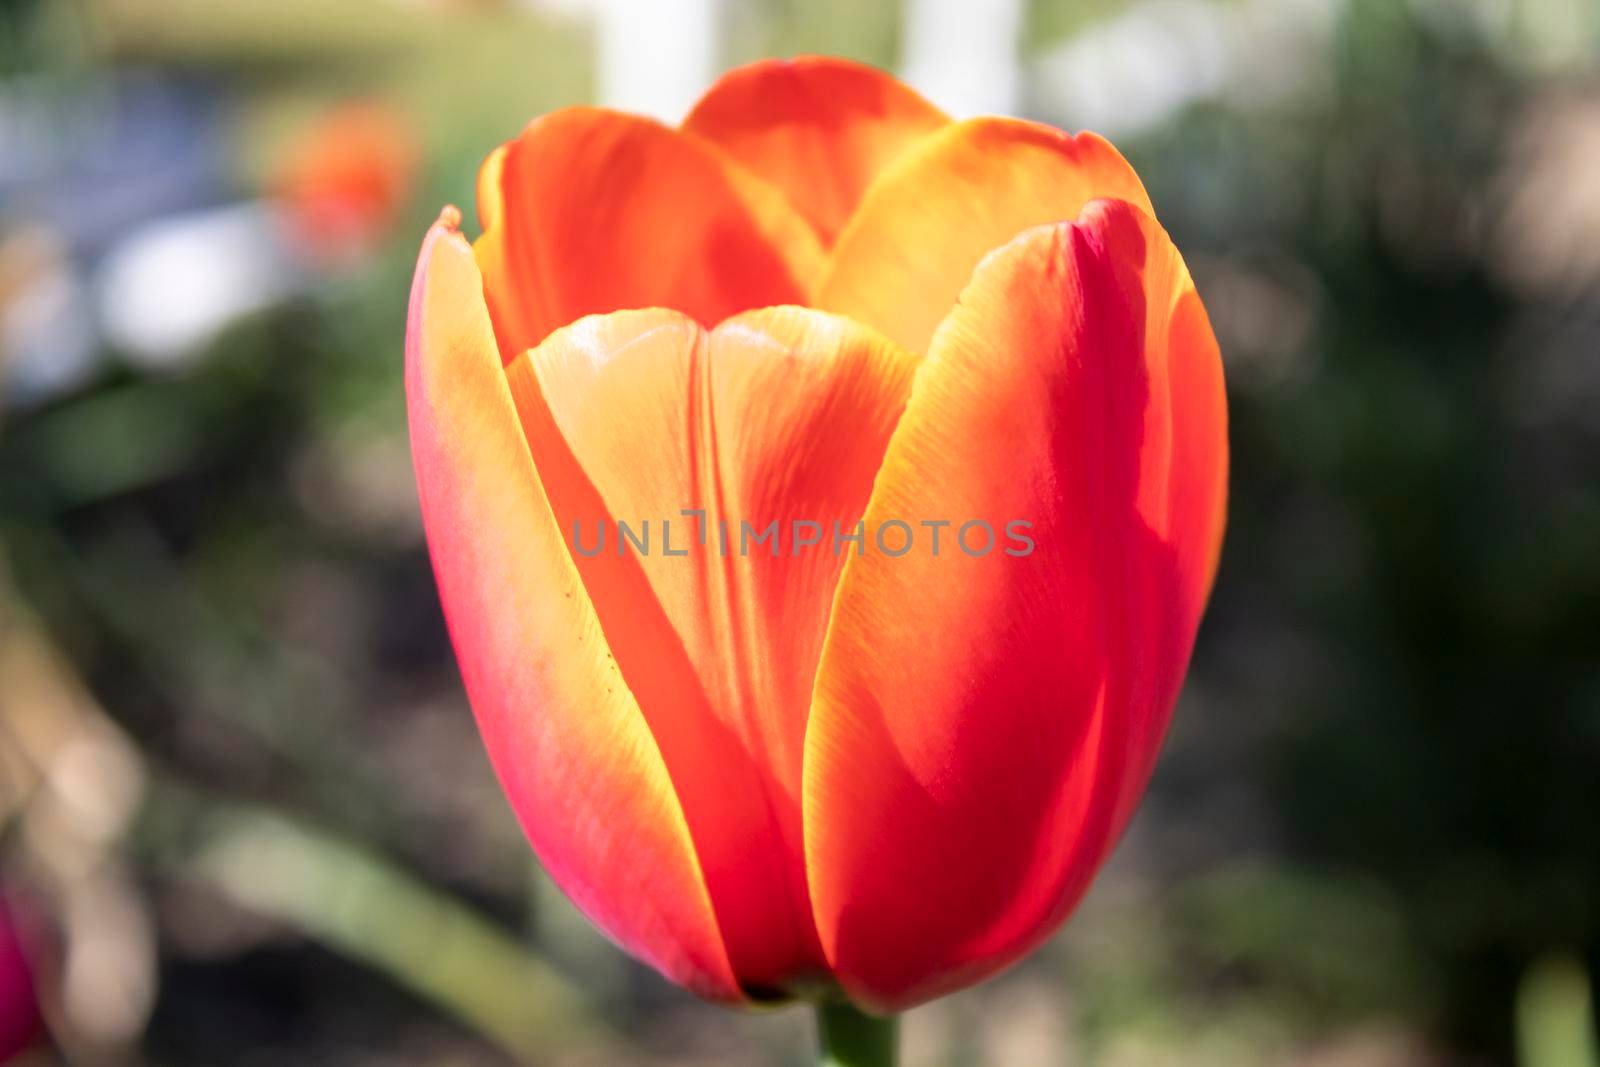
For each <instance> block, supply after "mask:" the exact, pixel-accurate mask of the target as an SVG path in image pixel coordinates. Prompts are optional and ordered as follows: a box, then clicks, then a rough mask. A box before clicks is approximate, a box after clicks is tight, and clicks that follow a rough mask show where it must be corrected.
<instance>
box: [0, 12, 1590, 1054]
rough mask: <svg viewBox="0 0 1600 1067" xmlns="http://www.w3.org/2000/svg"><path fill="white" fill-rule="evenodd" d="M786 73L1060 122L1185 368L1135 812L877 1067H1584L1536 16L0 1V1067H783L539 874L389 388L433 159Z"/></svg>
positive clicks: (1573, 763)
mask: <svg viewBox="0 0 1600 1067" xmlns="http://www.w3.org/2000/svg"><path fill="white" fill-rule="evenodd" d="M797 52H826V53H834V54H840V55H845V56H851V57H855V58H858V59H861V60H865V61H868V62H871V63H874V64H878V65H880V66H884V67H886V68H889V69H892V70H895V71H898V72H900V73H902V74H903V75H905V76H906V77H908V78H909V79H910V80H911V81H912V82H913V84H915V85H916V86H918V87H919V88H921V89H922V90H923V91H925V92H926V93H927V94H929V95H930V96H931V97H932V98H933V99H934V100H935V101H936V102H938V103H940V104H942V105H944V106H945V107H947V108H948V109H950V110H952V111H954V112H956V113H959V114H967V113H975V112H980V111H989V110H1005V111H1013V112H1016V113H1020V114H1025V115H1028V116H1031V117H1036V118H1040V119H1044V120H1047V121H1050V122H1053V123H1056V124H1058V125H1061V126H1064V127H1067V128H1070V129H1078V128H1084V127H1087V128H1093V129H1097V130H1099V131H1101V132H1103V133H1105V134H1107V135H1108V136H1110V137H1112V138H1113V139H1114V140H1115V141H1116V142H1117V143H1118V145H1119V146H1120V147H1121V148H1122V149H1123V150H1124V152H1125V153H1126V154H1127V155H1128V156H1130V157H1131V159H1132V160H1133V162H1134V164H1135V165H1136V167H1137V168H1138V170H1139V172H1140V174H1141V175H1142V176H1143V177H1144V179H1145V180H1146V182H1147V184H1148V185H1149V186H1150V189H1151V193H1152V196H1153V198H1154V200H1155V203H1156V205H1157V208H1158V210H1159V211H1160V212H1161V216H1162V220H1163V221H1164V223H1165V224H1166V226H1167V227H1168V228H1169V230H1170V231H1171V232H1172V233H1173V235H1174V237H1175V238H1176V240H1177V242H1178V244H1179V246H1180V247H1181V248H1182V249H1183V250H1184V253H1185V255H1186V257H1187V259H1188V261H1189V263H1190V265H1191V267H1192V269H1193V272H1194V274H1195V275H1196V278H1197V280H1198V283H1199V287H1200V291H1201V293H1202V295H1203V296H1204V298H1205V300H1206V303H1207V305H1208V307H1209V308H1210V310H1211V314H1212V316H1213V319H1214V322H1215V325H1216V328H1217V332H1218V334H1219V337H1220V340H1221V343H1222V348H1223V352H1224V355H1225V358H1226V360H1227V365H1228V377H1229V390H1230V402H1231V410H1232V426H1233V429H1232V434H1233V449H1234V452H1233V455H1234V461H1233V462H1234V473H1233V494H1232V509H1231V525H1230V532H1229V540H1228V544H1227V546H1226V551H1225V554H1224V559H1223V565H1222V572H1221V576H1220V579H1219V584H1218V587H1217V591H1216V595H1215V598H1214V600H1213V603H1212V606H1211V610H1210V613H1209V616H1208V618H1207V620H1206V623H1205V625H1204V627H1203V630H1202V633H1201V636H1200V642H1199V646H1198V649H1197V651H1196V654H1195V660H1194V666H1193V670H1192V672H1191V677H1190V681H1189V684H1188V686H1187V689H1186V690H1185V692H1184V695H1183V699H1182V703H1181V706H1180V708H1179V712H1178V715H1177V717H1176V720H1175V728H1174V732H1173V734H1172V736H1171V739H1170V741H1169V744H1168V748H1167V751H1166V755H1165V756H1164V758H1163V762H1162V764H1161V766H1160V768H1159V770H1158V772H1157V775H1156V778H1155V782H1154V785H1153V788H1152V790H1151V793H1150V796H1149V799H1148V801H1147V802H1146V804H1145V805H1144V807H1143V809H1142V812H1141V814H1140V815H1139V817H1138V819H1137V821H1136V822H1135V824H1134V826H1133V828H1132V830H1131V832H1130V834H1129V836H1128V838H1127V839H1126V840H1125V842H1124V843H1123V846H1122V847H1121V849H1120V850H1119V852H1118V853H1117V855H1116V857H1115V859H1114V861H1113V862H1112V864H1111V866H1110V867H1109V869H1108V870H1107V871H1106V873H1105V874H1104V876H1103V877H1102V878H1101V879H1100V881H1099V883H1098V884H1097V886H1096V888H1095V889H1094V891H1093V893H1092V894H1091V896H1090V898H1089V899H1088V901H1087V903H1086V904H1085V905H1084V907H1083V908H1082V910H1081V911H1080V913H1079V914H1078V915H1077V916H1076V917H1075V918H1074V919H1073V920H1072V921H1071V922H1070V923H1069V924H1068V926H1067V927H1066V929H1065V930H1064V931H1063V932H1062V933H1061V934H1060V935H1059V936H1058V937H1056V938H1055V939H1054V940H1053V941H1052V942H1051V943H1050V944H1049V945H1048V946H1047V948H1046V949H1045V950H1043V951H1042V952H1041V953H1039V954H1038V955H1037V956H1035V957H1034V958H1032V959H1030V960H1029V961H1028V962H1027V963H1025V964H1024V965H1022V966H1020V967H1018V968H1017V969H1015V970H1014V971H1013V972H1011V973H1009V974H1007V975H1006V976H1005V977H1003V978H1001V979H1000V980H998V981H995V982H992V983H990V984H988V985H985V986H983V987H981V988H978V989H975V990H971V991H968V992H966V993H963V994H960V995H957V996H954V997H951V998H949V999H947V1000H945V1001H941V1002H939V1003H936V1004H933V1005H930V1006H928V1007H925V1008H922V1009H919V1010H916V1011H914V1012H912V1013H911V1014H910V1015H909V1016H908V1021H907V1024H906V1044H907V1049H906V1060H907V1063H908V1064H910V1065H952V1067H953V1065H957V1064H962V1065H965V1064H985V1065H1007V1067H1014V1065H1023V1067H1027V1065H1035V1064H1037V1065H1057V1064H1070V1065H1079V1064H1082V1065H1116V1067H1122V1065H1146V1064H1155V1065H1161V1064H1173V1065H1176V1064H1183V1065H1186V1067H1187V1065H1200V1067H1206V1065H1229V1067H1233V1065H1247V1067H1248V1065H1257V1064H1260V1065H1267V1064H1274V1065H1276V1064H1294V1065H1306V1067H1311V1065H1315V1067H1388V1065H1396V1067H1398V1065H1413V1064H1416V1065H1446V1064H1463V1065H1476V1064H1485V1065H1488V1064H1495V1065H1498V1064H1507V1065H1516V1067H1596V1064H1600V1053H1597V1051H1596V1041H1595V1012H1594V998H1593V994H1592V988H1591V983H1592V981H1593V977H1594V975H1595V974H1596V969H1597V967H1600V62H1597V60H1600V5H1597V4H1596V3H1595V2H1594V0H1075V2H1055V3H1052V2H1047V0H997V2H992V3H987V4H973V3H969V2H964V0H906V2H903V3H881V4H873V3H866V2H863V0H812V2H801V0H753V2H735V0H723V2H722V3H714V2H712V0H656V2H654V3H651V4H632V5H627V6H624V5H623V4H622V3H620V2H612V0H600V2H585V0H542V2H540V0H523V2H519V3H494V2H488V0H484V2H477V3H469V2H458V3H444V2H433V3H427V2H423V0H410V2H401V0H272V2H270V3H268V2H260V0H0V397H3V399H0V1060H3V1059H5V1058H6V1056H7V1055H9V1054H14V1055H15V1056H16V1057H17V1059H16V1062H17V1063H20V1064H29V1065H40V1067H42V1065H48V1064H54V1063H67V1064H150V1065H172V1067H191V1065H193V1067H210V1065H218V1064H227V1065H232V1064H242V1065H280V1064H293V1065H323V1064H327V1065H341V1067H344V1065H349V1067H368V1065H372V1067H376V1065H385V1067H391V1065H392V1067H405V1065H423V1064H426V1065H441V1067H442V1065H461V1067H466V1065H507V1064H517V1063H528V1064H579V1063H587V1064H659V1065H667V1064H770V1065H798V1064H801V1063H805V1062H807V1057H808V1055H809V1050H810V1047H811V1040H812V1038H811V1023H810V1019H809V1017H808V1015H807V1013H806V1012H804V1011H798V1010H792V1009H791V1010H788V1011H778V1012H774V1013H768V1014H761V1015H741V1014H735V1013H730V1012H726V1011H723V1010H720V1009H716V1008H711V1007H708V1006H705V1005H702V1004H700V1003H698V1002H696V1001H695V1000H694V999H693V998H692V997H690V996H688V995H687V994H685V993H682V992H681V991H678V990H676V989H674V988H671V987H669V986H668V985H666V984H665V983H664V982H662V981H661V980H659V979H657V978H656V977H655V976H654V975H653V974H651V973H649V972H646V971H644V970H643V969H642V968H640V967H638V966H637V965H635V964H633V963H631V962H630V961H629V960H627V959H626V958H624V957H623V956H622V955H621V954H620V953H618V952H616V951H615V950H613V949H612V948H611V947H610V946H608V945H607V944H606V943H605V942H604V941H603V940H602V939H601V938H600V936H599V935H597V934H596V933H595V932H593V931H592V930H591V929H590V928H589V927H588V925H587V924H586V923H585V922H584V921H583V920H582V919H581V918H579V917H578V916H577V915H576V914H575V912H574V911H573V909H572V908H571V907H570V906H569V905H568V904H566V903H565V901H564V900H563V899H562V898H561V896H560V895H559V894H558V893H557V892H555V891H554V890H553V888H552V887H551V886H550V884H549V883H548V882H547V881H546V880H545V879H544V877H543V876H542V875H541V874H540V872H539V870H538V868H537V865H536V864H535V863H534V862H533V860H532V858H531V856H530V854H529V852H528V850H527V849H526V847H525V846H524V844H523V842H522V839H521V835H520V833H519V832H518V830H517V828H516V826H515V824H514V822H513V819H512V816H511V814H510V811H509V809H508V808H507V806H506V804H505V803H504V801H503V800H502V798H501V796H500V795H499V792H498V790H497V788H496V786H495V783H494V780H493V777H492V775H491V772H490V769H489V766H488V763H487V761H486V759H485V757H484V755H483V752H482V750H481V748H480V745H479V742H478V739H477V736H476V734H475V732H474V728H473V725H472V720H471V718H470V715H469V712H468V710H467V707H466V705H465V702H464V698H463V695H462V691H461V687H460V683H459V680H458V677H457V674H456V669H455V666H454V662H453V660H452V657H451V654H450V651H449V648H448V644H447V640H446V635H445V632H444V628H443V625H442V621H441V618H440V614H439V608H438V604H437V601H436V598H435V594H434V589H433V583H432V577H431V574H430V570H429V566H428V562H427V558H426V553H425V548H424V545H423V541H422V537H421V532H420V528H419V522H418V517H417V511H416V503H415V496H414V488H413V484H412V478H411V472H410V465H409V455H408V451H407V443H406V432H405V420H404V411H403V400H402V387H401V349H402V334H403V330H404V302H405V300H406V294H407V289H408V285H409V278H410V273H411V269H412V265H413V263H414V257H415V254H416V249H417V246H418V242H419V239H420V237H421V235H422V233H423V230H424V228H425V227H426V225H427V224H428V222H430V221H431V220H432V219H433V218H434V216H435V215H436V213H437V211H438V209H439V206H440V205H441V204H443V203H445V202H455V203H460V204H463V205H464V206H468V207H469V209H470V204H471V200H472V189H473V180H474V174H475V170H476V167H477V164H478V162H479V160H480V159H481V158H482V156H483V155H484V154H485V153H486V152H487V151H488V149H489V148H491V147H492V146H493V145H495V144H496V143H498V142H499V141H501V140H503V139H505V138H507V137H509V136H511V135H512V134H513V133H515V131H517V130H518V129H519V128H520V127H521V125H522V124H523V123H524V122H525V121H526V120H527V119H529V118H530V117H532V116H533V115H535V114H537V113H539V112H541V111H544V110H547V109H551V108H554V107H557V106H560V105H564V104H569V103H576V102H584V101H594V100H598V101H602V102H605V103H610V104H615V105H619V106H624V107H631V108H634V109H637V110H645V111H649V112H652V113H655V114H658V115H660V116H662V117H665V118H669V119H676V118H677V117H679V115H680V114H681V112H682V110H683V108H684V107H685V106H686V105H687V104H688V102H689V101H690V100H691V99H692V98H693V97H694V95H695V94H696V93H698V91H699V90H700V89H702V88H703V87H704V86H705V85H706V84H708V83H709V81H710V80H711V79H712V78H713V77H714V76H715V74H716V73H717V72H718V71H720V70H721V69H724V68H726V67H729V66H733V65H736V64H738V63H741V62H745V61H748V60H751V59H755V58H758V57H761V56H765V55H771V54H776V55H786V54H793V53H797ZM469 215H470V210H469Z"/></svg>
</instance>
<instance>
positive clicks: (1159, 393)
mask: <svg viewBox="0 0 1600 1067" xmlns="http://www.w3.org/2000/svg"><path fill="white" fill-rule="evenodd" d="M1226 477H1227V430H1226V407H1225V400H1224V395H1223V386H1222V370H1221V363H1220V360H1219V357H1218V352H1217V347H1216V342H1215V340H1214V338H1213V336H1212V333H1211V329H1210V326H1209V324H1208V322H1207V319H1206V315H1205V311H1204V309H1203V307H1202V306H1201V304H1200V301H1199V298H1198V296H1197V295H1196V293H1195V290H1194V287H1193V285H1192V283H1191V282H1190V279H1189V275H1188V272H1187V271H1186V269H1185V268H1184V266H1183V263H1182V260H1181V259H1180V258H1179V256H1178V254H1177V252H1176V250H1175V249H1174V248H1173V247H1172V245H1171V243H1170V242H1169V241H1168V239H1167V236H1166V234H1165V233H1164V232H1163V231H1162V230H1161V228H1160V227H1159V226H1158V225H1157V224H1156V223H1155V222H1154V221H1153V220H1152V219H1151V218H1150V217H1149V216H1148V215H1146V214H1144V213H1143V212H1142V211H1140V210H1139V209H1137V208H1135V207H1133V206H1131V205H1129V204H1127V203H1125V202H1122V201H1099V202H1096V203H1093V204H1091V205H1089V206H1088V207H1087V208H1086V209H1085V210H1084V212H1083V214H1082V215H1081V216H1080V218H1079V221H1078V222H1076V223H1068V224H1060V225H1052V226H1041V227H1038V228H1035V229H1032V230H1029V231H1027V232H1026V233H1024V234H1023V235H1021V236H1020V237H1018V238H1017V239H1016V240H1014V241H1012V242H1011V243H1010V244H1008V245H1006V246H1005V247H1003V248H1002V249H1000V250H998V251H997V252H995V253H994V254H993V255H992V256H990V257H988V258H987V259H986V260H985V261H984V263H983V264H982V265H981V266H980V267H979V268H978V270H977V272H976V273H975V275H974V277H973V279H972V282H971V284H970V285H969V286H968V287H967V289H966V290H965V291H964V292H963V293H962V295H961V300H960V303H959V305H958V306H957V307H956V308H955V310H954V311H952V313H951V314H950V316H949V318H948V319H947V320H946V321H945V322H944V323H943V324H942V325H941V326H940V328H939V330H938V332H937V333H936V334H935V336H934V339H933V343H932V348H931V351H930V353H929V355H928V357H927V360H926V361H925V362H924V363H923V365H922V367H921V369H920V370H919V371H918V376H917V381H916V384H915V386H914V388H913V391H912V396H911V399H910V401H909V402H908V404H907V407H906V411H905V414H904V416H903V418H902V419H901V422H900V424H899V427H898V429H897V430H896V431H895V434H894V437H893V438H892V439H891V441H890V444H889V448H888V451H887V453H886V455H885V458H884V465H883V468H882V470H881V471H880V473H879V475H878V480H877V485H876V488H875V489H874V491H873V496H872V500H871V503H870V504H869V506H868V509H867V518H866V521H867V526H868V529H869V530H873V529H875V528H876V526H877V525H878V524H880V523H883V522H886V521H889V520H900V521H903V522H906V523H908V524H909V525H910V526H911V527H912V528H913V529H914V531H915V533H916V534H917V540H916V541H915V542H914V548H913V551H911V552H909V553H907V554H905V555H903V556H901V557H899V558H889V557H887V556H885V555H883V554H881V553H870V552H869V554H867V555H866V556H864V557H861V558H852V559H851V560H850V561H849V563H848V564H847V565H846V567H845V572H844V575H843V577H842V578H841V580H840V585H839V590H838V593H837V597H836V601H835V606H834V610H833V616H832V619H831V622H830V628H829V632H828V636H827V639H826V642H825V645H824V650H823V657H822V663H821V666H820V667H819V673H818V680H817V691H816V702H815V705H814V707H813V710H812V715H811V720H810V725H809V728H808V732H807V736H806V750H805V771H804V808H805V842H806V859H807V869H808V872H809V874H810V886H811V894H812V900H813V904H814V907H815V910H816V916H817V924H818V930H819V933H820V935H821V938H822V943H823V946H824V950H825V951H826V953H827V955H828V959H829V961H830V963H831V964H832V965H833V966H834V967H835V968H836V970H837V973H838V975H839V977H840V981H841V982H842V984H843V985H844V987H845V989H846V990H847V991H848V992H849V993H850V994H851V995H852V997H854V998H855V999H857V1000H858V1001H859V1002H861V1003H863V1004H865V1005H868V1006H873V1007H877V1008H880V1009H884V1010H891V1009H900V1008H903V1007H906V1006H908V1005H910V1004H913V1003H916V1002H918V1001H921V1000H924V999H927V998H928V997H931V996H936V995H939V994H941V993H944V992H948V991H949V990H951V989H953V988H956V987H959V986H961V985H965V984H967V983H970V982H973V981H976V980H978V979H980V978H982V977H985V976H986V975H988V974H990V973H993V972H994V971H997V970H999V969H1000V968H1002V967H1003V966H1005V965H1007V964H1009V963H1010V962H1012V961H1014V960H1016V959H1017V958H1019V957H1020V956H1021V955H1022V954H1023V953H1024V952H1026V951H1028V950H1029V949H1031V948H1032V947H1034V946H1035V945H1037V944H1038V942H1039V941H1040V940H1042V939H1043V938H1044V937H1045V936H1046V935H1047V934H1048V933H1049V932H1050V930H1051V929H1052V928H1053V927H1054V926H1055V925H1056V924H1057V923H1059V922H1060V920H1061V919H1062V918H1064V917H1065V915H1066V914H1067V912H1068V911H1069V910H1070V909H1071V908H1072V907H1073V906H1074V905H1075V903H1076V901H1077V899H1078V898H1079V897H1080V895H1081V894H1082V892H1083V891H1084V889H1085V888H1086V887H1087V885H1088V882H1089V879H1090V877H1091V876H1092V875H1093V873H1094V871H1095V869H1096V868H1097V867H1098V866H1099V864H1100V862H1101V861H1102V860H1103V859H1104V858H1105V856H1106V854H1107V853H1108V852H1109V850H1110V848H1111V846H1112V845H1113V844H1114V843H1115V841H1116V838H1117V836H1118V834H1119V833H1120V832H1121V829H1122V827H1123V825H1124V824H1125V822H1126V821H1127V819H1128V817H1129V815H1130V814H1131V812H1132V809H1133V807H1134V805H1135V804H1136V803H1137V799H1138V797H1139V795H1140V793H1141V792H1142V790H1143V786H1144V782H1145V780H1146V778H1147V776H1148V774H1149V772H1150V769H1151V766H1152V763H1153V761H1154V759H1155V755H1156V752H1157V749H1158V748H1159V746H1160V743H1161V739H1162V736H1163V734H1164V731H1165V729H1166V724H1167V721H1168V717H1169V715H1170V713H1171V708H1172V705H1173V702H1174V700H1175V699H1176V694H1177V691H1178V688H1179V685H1180V684H1181V681H1182V677H1183V674H1184V671H1185V669H1186V666H1187V662H1188V657H1189V652H1190V648H1191V646H1192V643H1193V639H1194V634H1195V630H1196V628H1197V626H1198V624H1199V619H1200V614H1201V611H1202V610H1203V607H1204V604H1205V600H1206V597H1207V596H1208V594H1209V589H1210V586H1211V581H1212V576H1213V574H1214V572H1215V568H1216V561H1217V553H1218V550H1219V546H1220V543H1221V536H1222V524H1223V519H1224V510H1225V496H1226ZM938 520H948V521H950V522H951V523H952V525H950V526H948V527H945V528H943V529H942V533H943V543H942V544H941V545H940V551H939V552H938V554H935V553H934V551H933V546H932V543H931V538H930V537H929V536H928V535H929V533H930V532H931V530H930V529H929V528H925V527H922V526H920V525H919V524H920V523H922V522H924V521H938ZM972 520H982V521H985V522H987V523H989V524H990V526H991V527H992V529H993V531H994V545H993V548H992V549H991V550H990V551H989V552H988V553H987V554H984V555H981V556H979V555H974V554H969V553H968V552H967V551H964V550H963V549H962V547H961V546H960V544H959V543H958V540H957V538H958V535H959V532H960V531H959V527H960V525H961V524H963V523H965V522H968V521H972ZM1014 520H1023V521H1027V522H1031V523H1032V526H1031V527H1030V528H1028V529H1026V530H1022V529H1021V528H1014V530H1015V531H1017V532H1021V533H1023V534H1024V535H1025V536H1027V537H1029V538H1031V540H1032V542H1033V545H1034V548H1033V550H1032V551H1031V552H1029V551H1026V546H1025V545H1024V544H1023V543H1022V542H1021V541H1020V540H1017V539H1014V538H1009V537H1007V524H1008V523H1010V522H1012V521H1014ZM901 539H902V537H901V533H900V531H898V530H895V531H894V532H893V533H891V535H890V541H891V545H892V546H893V547H896V548H897V547H898V546H899V544H900V541H901ZM984 543H985V537H984V534H983V531H982V528H981V527H972V528H971V529H969V531H968V539H967V545H968V548H970V549H971V551H972V552H973V553H977V552H979V551H980V550H981V549H982V547H983V545H984ZM1008 550H1009V552H1015V553H1017V554H1016V555H1012V554H1009V553H1008Z"/></svg>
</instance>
